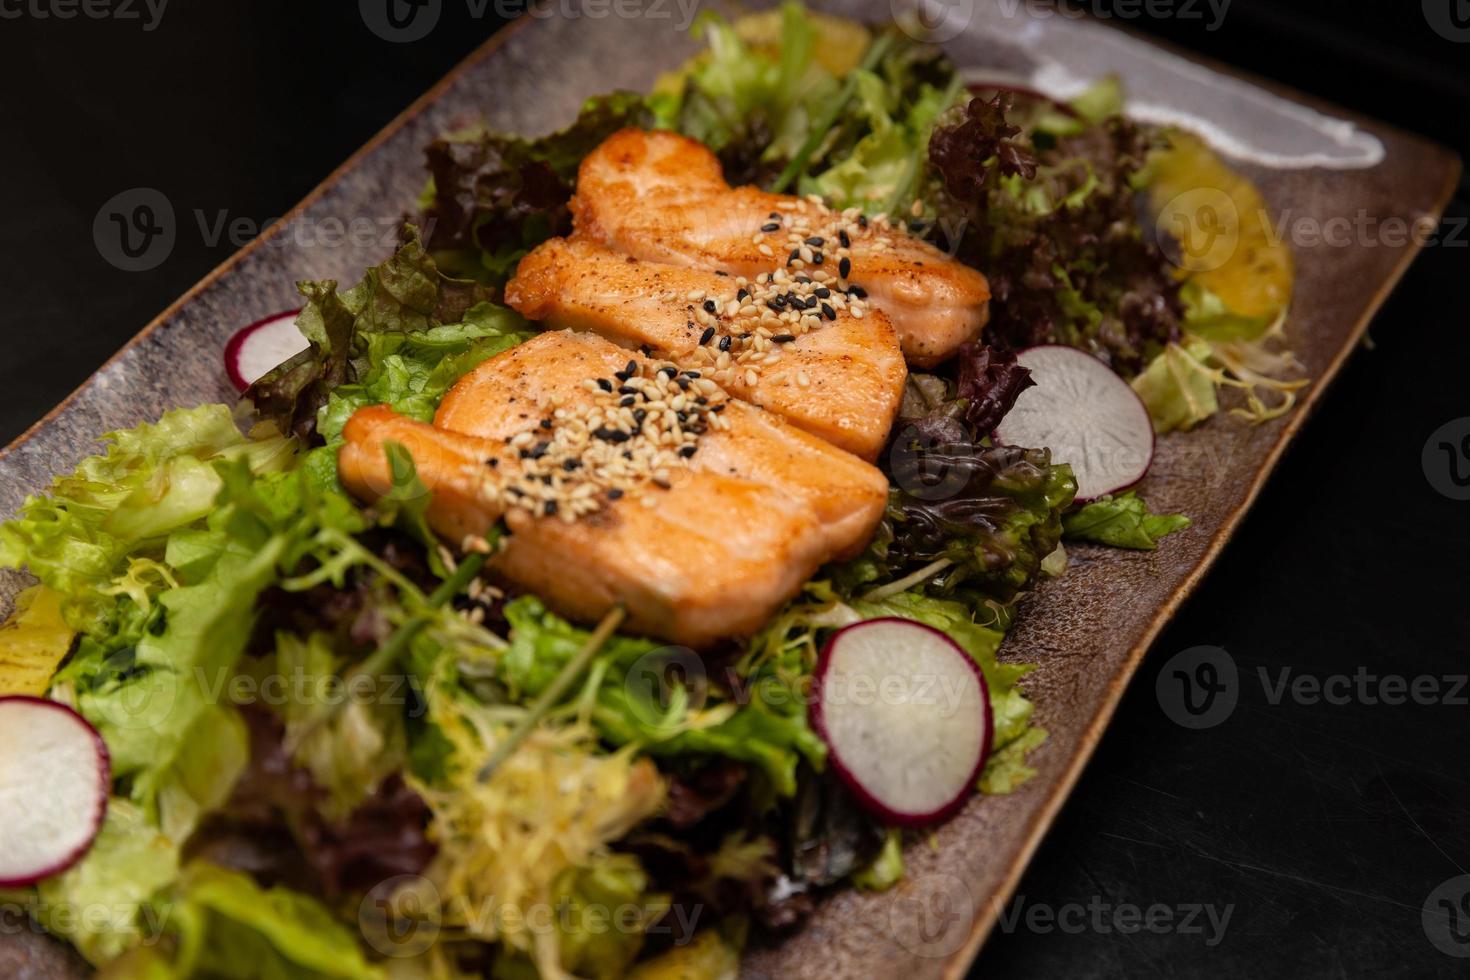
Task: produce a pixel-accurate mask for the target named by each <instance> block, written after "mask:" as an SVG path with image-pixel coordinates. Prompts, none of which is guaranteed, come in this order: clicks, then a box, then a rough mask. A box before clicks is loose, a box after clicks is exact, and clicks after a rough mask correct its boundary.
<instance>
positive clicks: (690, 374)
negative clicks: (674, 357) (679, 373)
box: [684, 371, 703, 378]
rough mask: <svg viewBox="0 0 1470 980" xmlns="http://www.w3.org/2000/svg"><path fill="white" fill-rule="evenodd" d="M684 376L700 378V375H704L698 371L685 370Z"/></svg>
mask: <svg viewBox="0 0 1470 980" xmlns="http://www.w3.org/2000/svg"><path fill="white" fill-rule="evenodd" d="M684 377H686V378H699V377H703V375H701V374H700V373H699V372H698V371H685V372H684Z"/></svg>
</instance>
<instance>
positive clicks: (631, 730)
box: [500, 596, 826, 796]
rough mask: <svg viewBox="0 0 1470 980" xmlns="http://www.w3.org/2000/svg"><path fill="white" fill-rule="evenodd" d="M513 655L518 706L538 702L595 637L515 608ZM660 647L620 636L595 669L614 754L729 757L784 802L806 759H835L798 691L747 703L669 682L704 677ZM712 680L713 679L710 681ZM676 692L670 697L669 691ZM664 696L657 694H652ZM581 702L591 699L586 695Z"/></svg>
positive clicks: (602, 720)
mask: <svg viewBox="0 0 1470 980" xmlns="http://www.w3.org/2000/svg"><path fill="white" fill-rule="evenodd" d="M505 617H506V620H507V621H508V622H509V623H510V626H511V633H510V648H509V649H508V650H507V651H506V652H505V654H504V656H503V657H502V659H501V661H500V666H501V670H502V675H503V677H504V678H505V680H506V682H507V683H508V684H509V686H510V692H511V698H512V700H516V701H520V700H528V699H531V698H534V697H535V696H536V695H537V694H539V693H540V692H541V691H542V690H544V689H545V688H546V686H547V685H549V684H550V683H551V682H552V680H553V679H555V677H556V675H557V674H558V673H559V671H560V670H561V668H562V667H564V666H565V665H566V663H567V661H569V660H570V659H571V657H572V655H573V654H574V653H576V651H577V650H578V649H579V648H580V647H581V646H582V644H583V643H584V642H585V641H586V639H587V636H588V634H587V632H585V631H583V630H580V629H578V628H576V627H574V626H572V625H571V624H569V623H567V622H566V620H563V619H561V618H560V617H558V616H556V615H554V614H553V613H551V612H549V611H547V609H546V607H545V605H544V604H543V603H542V602H541V601H540V600H539V599H537V598H535V597H532V596H523V597H521V598H518V599H515V600H513V601H512V602H510V603H508V604H507V605H506V607H505ZM687 654H688V652H687V651H683V650H682V649H681V648H677V647H669V646H667V645H665V644H660V643H658V642H656V641H653V640H645V639H641V638H632V637H625V636H614V637H612V638H611V639H610V640H609V641H608V642H607V644H606V645H605V646H604V647H603V650H602V653H601V654H600V655H599V656H598V658H597V659H596V660H595V661H594V666H593V669H592V671H591V673H590V676H591V677H592V678H593V679H594V680H595V682H596V686H595V688H594V689H593V690H592V691H591V692H590V696H591V697H592V698H593V708H592V720H593V722H594V724H596V726H597V728H598V731H599V732H600V734H601V735H602V737H603V738H604V739H606V740H607V741H609V742H611V743H612V744H614V745H627V744H632V743H637V744H639V745H640V746H641V747H642V749H643V750H644V751H646V752H647V753H649V754H650V755H654V756H663V757H673V756H683V755H705V756H724V757H726V758H731V759H738V760H740V761H742V762H749V763H751V764H752V765H754V766H756V767H757V768H758V769H760V770H761V771H762V772H764V773H765V774H766V775H767V776H768V777H769V778H770V780H771V783H772V784H773V786H774V787H775V789H776V791H777V792H778V793H779V794H781V795H788V796H789V795H790V794H791V793H792V792H794V791H795V787H796V767H797V764H798V762H799V761H800V760H801V758H802V757H806V758H808V759H813V760H820V759H822V758H824V757H825V754H826V750H825V747H824V746H823V744H822V742H821V739H819V738H818V737H817V736H816V734H815V733H814V732H812V730H811V729H810V727H809V726H808V725H807V721H806V710H805V704H804V702H803V701H802V700H801V699H800V697H799V696H797V694H796V692H795V691H786V692H785V695H786V696H785V697H781V696H772V692H771V690H770V689H769V688H767V689H764V690H763V694H764V695H765V696H762V697H755V698H750V699H748V701H747V702H745V703H737V702H735V701H731V700H725V697H724V695H722V694H721V693H720V692H718V691H717V690H716V689H715V687H714V685H713V684H706V683H701V679H699V678H697V677H696V678H694V683H691V684H688V685H685V684H681V683H679V682H678V681H677V680H670V679H669V678H670V673H669V671H668V670H667V669H666V667H667V665H668V664H669V663H671V662H672V663H674V664H675V665H677V667H679V668H692V669H686V674H687V673H696V674H697V673H698V672H699V670H700V669H701V668H698V667H693V666H692V665H693V664H694V663H695V660H694V659H693V658H692V655H688V656H685V655H687ZM706 680H707V679H706ZM666 683H667V684H668V686H669V689H667V690H666V689H665V687H664V685H665V684H666ZM651 685H652V686H657V687H658V690H657V691H654V690H653V689H652V686H651ZM581 696H582V697H586V696H588V695H587V694H586V693H584V694H583V695H581Z"/></svg>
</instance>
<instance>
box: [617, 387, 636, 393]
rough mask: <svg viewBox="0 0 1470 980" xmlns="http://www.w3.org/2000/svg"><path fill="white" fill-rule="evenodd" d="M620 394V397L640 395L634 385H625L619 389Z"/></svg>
mask: <svg viewBox="0 0 1470 980" xmlns="http://www.w3.org/2000/svg"><path fill="white" fill-rule="evenodd" d="M618 394H620V395H636V394H638V389H637V388H634V387H633V386H632V385H623V386H622V387H620V388H619V389H618Z"/></svg>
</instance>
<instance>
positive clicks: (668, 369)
mask: <svg viewBox="0 0 1470 980" xmlns="http://www.w3.org/2000/svg"><path fill="white" fill-rule="evenodd" d="M658 373H659V374H667V375H668V376H669V377H671V378H672V377H673V376H674V375H676V374H678V373H679V369H678V368H676V367H674V366H673V365H672V364H665V365H664V366H663V367H661V368H659V369H658Z"/></svg>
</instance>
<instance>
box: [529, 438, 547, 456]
mask: <svg viewBox="0 0 1470 980" xmlns="http://www.w3.org/2000/svg"><path fill="white" fill-rule="evenodd" d="M550 448H551V443H549V442H538V443H536V448H534V449H532V450H531V458H532V459H540V458H541V457H542V456H545V455H546V453H547V450H549V449H550Z"/></svg>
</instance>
